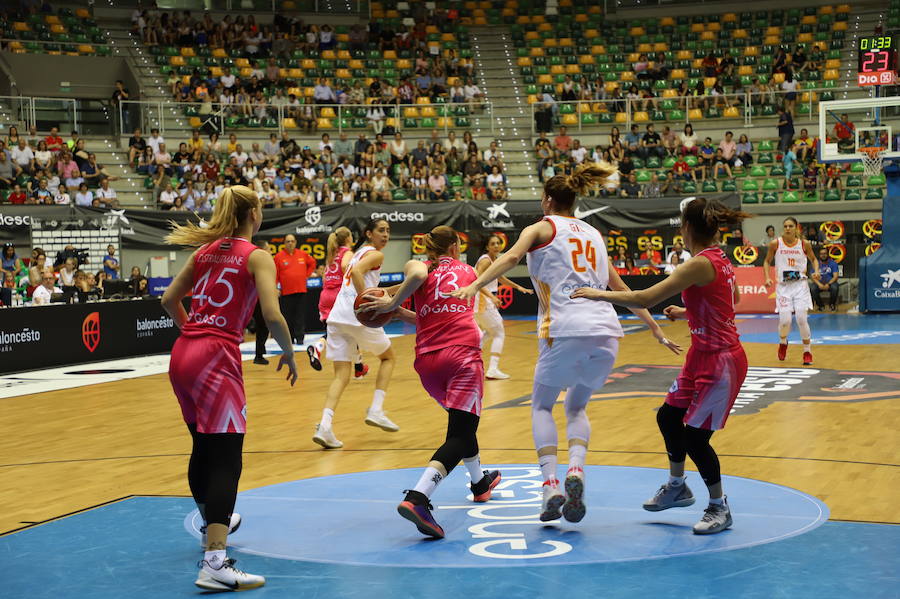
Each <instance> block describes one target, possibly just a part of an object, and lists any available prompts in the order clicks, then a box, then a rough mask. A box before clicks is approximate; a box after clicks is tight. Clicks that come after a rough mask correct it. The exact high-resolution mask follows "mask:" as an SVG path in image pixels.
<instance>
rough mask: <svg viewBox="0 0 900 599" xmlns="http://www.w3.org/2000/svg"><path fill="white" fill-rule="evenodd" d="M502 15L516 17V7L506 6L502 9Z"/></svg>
mask: <svg viewBox="0 0 900 599" xmlns="http://www.w3.org/2000/svg"><path fill="white" fill-rule="evenodd" d="M500 15H501V16H504V17H514V16H516V9H515V8H504V9H503V10H501V11H500Z"/></svg>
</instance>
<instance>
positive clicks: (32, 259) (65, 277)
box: [0, 243, 149, 305]
mask: <svg viewBox="0 0 900 599" xmlns="http://www.w3.org/2000/svg"><path fill="white" fill-rule="evenodd" d="M106 252H107V253H106V255H105V256H104V257H103V261H102V264H100V265H99V266H96V267H92V265H91V264H90V263H89V258H88V257H87V255H86V253H85V252H79V251H78V250H77V249H76V248H75V246H72V245H68V246H66V247H65V248H64V249H62V250H60V251H59V252H57V254H56V256H55V257H54V259H53V261H52V263H51V261H50V260H49V259H48V258H47V253H46V252H45V251H44V249H43V248H40V247H35V248H34V249H32V250H31V254H30V256H19V255H18V253H17V252H16V248H15V246H14V245H13V244H12V243H7V244H4V245H3V249H2V256H0V275H2V281H3V282H2V289H3V290H8V291H5V293H8V294H9V297H6V296H5V295H0V297H2V298H3V303H14V302H13V301H11V300H12V295H13V294H19V295H20V296H21V297H22V299H23V300H25V301H27V300H29V299H31V300H32V305H41V304H48V303H50V302H51V301H53V302H57V301H61V302H71V301H76V298H77V301H82V302H83V301H90V300H98V299H104V298H107V299H108V298H110V297H113V296H115V297H122V298H129V297H143V296H146V295H149V287H148V279H147V277H145V276H144V275H143V274H142V273H141V269H140V268H139V267H137V266H133V267H132V268H131V271H130V273H129V275H128V277H127V278H126V277H124V276H123V275H122V272H121V264H120V262H119V258H118V257H117V255H116V248H115V246H113V245H109V246H108V247H107V250H106ZM95 269H96V270H95Z"/></svg>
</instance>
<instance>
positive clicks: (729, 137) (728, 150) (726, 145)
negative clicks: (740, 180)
mask: <svg viewBox="0 0 900 599" xmlns="http://www.w3.org/2000/svg"><path fill="white" fill-rule="evenodd" d="M719 149H720V150H722V157H723V158H724V159H725V162H727V164H728V166H729V167H733V166H734V164H735V159H736V157H737V143H735V141H734V133H732V132H731V131H726V132H725V137H724V138H723V139H722V141H720V142H719ZM730 176H731V175H730V174H729V177H730Z"/></svg>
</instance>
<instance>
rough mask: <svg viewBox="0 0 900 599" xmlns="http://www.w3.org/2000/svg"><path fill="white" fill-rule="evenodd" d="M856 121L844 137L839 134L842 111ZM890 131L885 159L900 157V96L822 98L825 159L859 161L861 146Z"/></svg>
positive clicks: (822, 158)
mask: <svg viewBox="0 0 900 599" xmlns="http://www.w3.org/2000/svg"><path fill="white" fill-rule="evenodd" d="M845 114H846V115H847V120H848V121H849V122H850V123H852V124H853V127H852V133H851V134H850V136H849V137H848V138H846V139H844V140H837V139H836V137H835V125H837V124H838V122H839V121H840V120H841V118H842V115H845ZM885 133H886V134H887V140H888V145H887V151H886V152H885V155H884V157H885V159H886V160H889V159H892V158H893V159H900V147H898V144H900V140H898V134H900V97H897V96H893V97H889V98H859V99H855V100H832V101H827V102H819V132H818V135H819V159H820V161H821V162H858V161H859V160H861V159H862V153H861V152H860V151H859V148H860V147H865V146H867V145H872V142H873V140H875V139H878V138H883V137H884V134H885Z"/></svg>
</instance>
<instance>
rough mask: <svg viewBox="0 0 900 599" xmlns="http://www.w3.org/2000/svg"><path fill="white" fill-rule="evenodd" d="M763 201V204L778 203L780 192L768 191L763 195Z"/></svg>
mask: <svg viewBox="0 0 900 599" xmlns="http://www.w3.org/2000/svg"><path fill="white" fill-rule="evenodd" d="M762 203H763V204H777V203H778V194H777V193H774V192H771V191H770V192H767V193H764V194H763V195H762Z"/></svg>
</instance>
